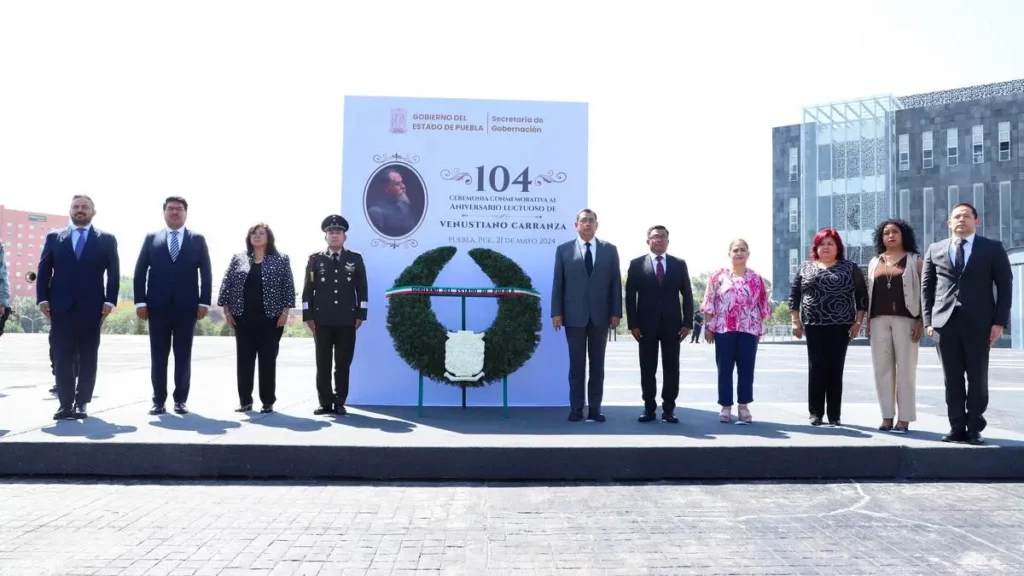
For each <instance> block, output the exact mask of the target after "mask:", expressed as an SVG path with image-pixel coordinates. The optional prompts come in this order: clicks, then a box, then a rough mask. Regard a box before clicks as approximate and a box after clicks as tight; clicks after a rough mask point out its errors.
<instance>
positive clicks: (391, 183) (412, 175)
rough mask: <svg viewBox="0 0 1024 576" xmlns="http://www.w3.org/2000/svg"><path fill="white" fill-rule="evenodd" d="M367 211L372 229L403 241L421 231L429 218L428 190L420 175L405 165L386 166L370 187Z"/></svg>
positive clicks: (371, 181)
mask: <svg viewBox="0 0 1024 576" xmlns="http://www.w3.org/2000/svg"><path fill="white" fill-rule="evenodd" d="M363 209H364V210H365V211H366V221H367V222H369V224H370V227H371V228H373V229H374V230H375V231H376V232H377V233H378V234H380V235H381V236H384V237H385V238H391V239H399V238H405V237H406V236H409V235H410V234H412V233H413V232H415V231H416V229H417V228H419V226H420V224H421V223H423V219H424V217H425V216H426V214H427V190H426V186H425V185H424V183H423V179H422V178H420V175H419V174H418V173H417V172H416V171H415V170H413V169H412V168H411V167H409V166H407V165H405V164H399V163H393V164H385V165H384V166H381V167H380V168H378V169H377V170H376V171H375V172H374V173H373V175H372V176H370V181H369V182H367V184H366V191H365V192H364V194H363Z"/></svg>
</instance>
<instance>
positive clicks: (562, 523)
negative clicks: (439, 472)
mask: <svg viewBox="0 0 1024 576" xmlns="http://www.w3.org/2000/svg"><path fill="white" fill-rule="evenodd" d="M0 510H2V514H0V575H5V576H6V575H11V576H14V575H18V576H23V575H31V576H45V575H95V576H101V575H102V576H132V575H135V576H138V575H144V574H145V575H159V576H170V575H178V576H214V575H216V576H243V575H244V576H257V575H261V576H285V575H296V576H297V575H302V576H314V575H316V576H328V575H342V574H344V575H360V576H363V575H398V574H464V575H473V576H479V575H484V574H515V575H524V576H525V575H563V574H565V575H569V574H573V575H575V574H587V575H591V574H592V575H604V574H609V575H610V574H617V575H618V574H621V575H630V576H632V575H637V574H658V575H671V576H675V575H684V574H702V575H704V574H735V575H754V574H757V575H763V574H778V575H782V574H798V575H803V574H807V575H812V574H813V575H826V574H828V575H833V574H837V575H838V574H844V575H868V574H885V575H900V576H914V575H922V576H923V575H933V574H955V575H974V574H977V575H990V574H1020V573H1021V571H1022V569H1024V512H1022V510H1024V485H1021V484H985V485H982V484H899V483H897V484H873V483H851V482H845V483H834V484H774V483H750V484H686V485H679V484H669V483H655V484H647V485H621V484H614V485H607V484H602V485H593V484H589V485H545V486H538V485H528V486H524V485H516V484H459V485H451V484H448V485H421V484H361V485H352V484H344V483H283V482H262V483H243V482H222V483H216V484H207V483H192V482H188V483H177V482H173V483H172V482H162V483H136V482H121V483H106V482H73V483H63V482H30V481H10V482H6V483H3V484H0Z"/></svg>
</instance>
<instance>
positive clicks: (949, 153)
mask: <svg viewBox="0 0 1024 576" xmlns="http://www.w3.org/2000/svg"><path fill="white" fill-rule="evenodd" d="M958 138H959V136H958V135H957V130H956V128H950V129H949V130H946V166H956V165H957V164H959V163H960V157H959V156H960V145H959V144H957V139H958Z"/></svg>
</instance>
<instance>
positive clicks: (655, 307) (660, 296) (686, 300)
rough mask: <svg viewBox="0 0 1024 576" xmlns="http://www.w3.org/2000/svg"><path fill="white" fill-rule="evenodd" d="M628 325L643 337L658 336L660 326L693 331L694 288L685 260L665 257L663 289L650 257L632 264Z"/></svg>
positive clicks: (627, 299) (627, 278) (627, 291)
mask: <svg viewBox="0 0 1024 576" xmlns="http://www.w3.org/2000/svg"><path fill="white" fill-rule="evenodd" d="M680 297H681V298H682V308H680ZM626 324H627V326H628V327H629V329H630V330H633V329H634V328H639V329H640V333H641V334H650V333H656V332H657V331H658V329H659V328H660V327H664V328H665V329H668V330H672V331H673V332H678V331H679V330H680V329H681V328H683V327H684V326H685V327H686V328H691V329H692V328H693V289H692V287H691V286H690V272H689V270H688V269H687V268H686V261H685V260H682V259H680V258H676V257H675V256H670V255H666V256H665V278H664V281H663V282H662V284H661V285H660V286H659V285H658V276H657V274H656V273H655V270H654V264H653V263H652V262H651V257H650V255H649V254H645V255H643V256H641V257H639V258H636V259H634V260H632V261H631V262H630V263H629V270H628V271H627V272H626Z"/></svg>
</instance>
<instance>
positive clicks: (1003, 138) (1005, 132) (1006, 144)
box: [999, 122, 1010, 162]
mask: <svg viewBox="0 0 1024 576" xmlns="http://www.w3.org/2000/svg"><path fill="white" fill-rule="evenodd" d="M1009 159H1010V123H1009V122H1000V123H999V161H1000V162H1006V161H1007V160H1009Z"/></svg>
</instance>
